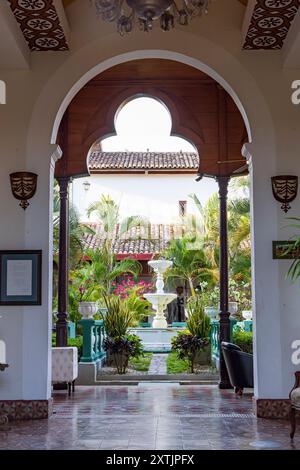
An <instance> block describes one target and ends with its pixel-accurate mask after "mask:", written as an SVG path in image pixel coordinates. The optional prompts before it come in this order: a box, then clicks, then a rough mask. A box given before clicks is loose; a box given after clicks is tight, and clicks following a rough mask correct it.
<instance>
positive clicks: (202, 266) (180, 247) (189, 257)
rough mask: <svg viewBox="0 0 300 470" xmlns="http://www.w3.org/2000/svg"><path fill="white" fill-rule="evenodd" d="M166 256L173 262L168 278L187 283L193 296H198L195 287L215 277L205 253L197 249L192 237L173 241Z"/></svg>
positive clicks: (168, 271) (167, 274)
mask: <svg viewBox="0 0 300 470" xmlns="http://www.w3.org/2000/svg"><path fill="white" fill-rule="evenodd" d="M164 256H165V257H166V258H167V259H171V260H172V261H173V266H172V267H171V268H170V269H168V270H167V271H166V278H167V279H172V278H173V279H180V280H181V281H182V280H183V281H185V282H186V283H187V285H188V286H189V289H190V292H191V295H192V296H195V295H196V291H195V287H196V286H197V285H198V284H199V283H201V280H206V279H211V278H213V277H214V275H215V272H214V269H212V268H211V267H210V266H209V264H208V263H207V260H206V257H205V254H204V251H203V250H201V248H199V247H198V248H197V247H196V246H195V245H194V239H191V238H190V237H184V238H181V239H175V240H171V242H170V244H169V246H168V248H167V250H166V251H165V253H164Z"/></svg>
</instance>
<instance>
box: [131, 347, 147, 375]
mask: <svg viewBox="0 0 300 470" xmlns="http://www.w3.org/2000/svg"><path fill="white" fill-rule="evenodd" d="M152 356H153V353H148V352H147V353H143V355H141V356H139V357H131V358H130V359H129V363H128V365H129V367H130V369H134V370H137V371H139V372H148V370H149V367H150V364H151V360H152Z"/></svg>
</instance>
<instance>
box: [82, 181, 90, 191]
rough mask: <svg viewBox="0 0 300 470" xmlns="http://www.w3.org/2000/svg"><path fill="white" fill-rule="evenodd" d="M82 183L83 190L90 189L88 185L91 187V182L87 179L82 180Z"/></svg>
mask: <svg viewBox="0 0 300 470" xmlns="http://www.w3.org/2000/svg"><path fill="white" fill-rule="evenodd" d="M82 185H83V188H84V190H85V191H86V192H87V191H88V190H89V189H90V187H91V183H90V182H89V181H84V182H83V183H82Z"/></svg>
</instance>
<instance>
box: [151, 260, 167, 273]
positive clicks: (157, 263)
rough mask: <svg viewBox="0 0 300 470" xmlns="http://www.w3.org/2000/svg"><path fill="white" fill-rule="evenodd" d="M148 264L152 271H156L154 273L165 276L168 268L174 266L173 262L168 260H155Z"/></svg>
mask: <svg viewBox="0 0 300 470" xmlns="http://www.w3.org/2000/svg"><path fill="white" fill-rule="evenodd" d="M148 264H149V266H151V268H152V269H154V271H156V272H159V273H162V274H163V273H164V272H165V271H166V270H167V269H168V268H170V267H171V266H172V264H173V262H172V261H169V260H166V259H154V260H152V261H148Z"/></svg>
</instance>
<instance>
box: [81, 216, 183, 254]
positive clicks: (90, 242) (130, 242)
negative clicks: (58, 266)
mask: <svg viewBox="0 0 300 470" xmlns="http://www.w3.org/2000/svg"><path fill="white" fill-rule="evenodd" d="M85 225H89V226H90V227H91V228H92V229H93V230H94V231H95V234H86V235H85V247H86V248H91V249H96V248H101V246H102V244H103V241H104V232H103V228H102V226H101V225H99V224H93V223H89V224H85ZM118 231H119V226H116V228H115V231H114V235H113V251H114V253H115V254H116V255H131V254H133V255H139V254H158V253H161V252H162V251H164V250H165V249H166V248H167V246H168V244H169V242H170V240H172V239H175V238H181V237H182V236H183V227H182V226H181V225H175V224H174V225H165V224H150V225H149V227H138V228H136V227H135V228H132V229H131V230H129V232H128V233H127V234H126V235H122V236H121V237H119V236H118Z"/></svg>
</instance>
